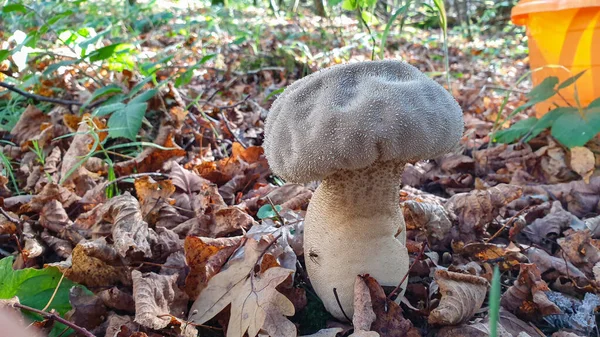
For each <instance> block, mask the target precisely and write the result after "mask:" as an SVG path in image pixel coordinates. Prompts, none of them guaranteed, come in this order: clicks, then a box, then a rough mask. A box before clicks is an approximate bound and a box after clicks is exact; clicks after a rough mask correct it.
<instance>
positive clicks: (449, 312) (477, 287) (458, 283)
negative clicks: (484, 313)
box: [428, 270, 488, 325]
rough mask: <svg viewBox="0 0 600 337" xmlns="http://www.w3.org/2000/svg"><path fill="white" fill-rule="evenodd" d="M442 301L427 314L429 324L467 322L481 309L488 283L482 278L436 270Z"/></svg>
mask: <svg viewBox="0 0 600 337" xmlns="http://www.w3.org/2000/svg"><path fill="white" fill-rule="evenodd" d="M434 277H435V280H436V282H437V284H438V286H439V289H440V293H441V294H442V299H441V300H440V305H439V306H438V307H437V308H435V309H433V310H432V311H431V313H430V314H429V319H428V322H429V324H440V325H456V324H461V323H465V322H467V321H468V320H469V319H470V318H471V317H473V315H474V314H475V312H477V310H479V309H480V308H481V305H482V304H483V300H484V299H485V295H486V293H487V288H488V282H487V281H486V279H484V278H483V277H479V276H474V275H467V274H459V273H454V272H451V271H445V270H436V271H435V275H434Z"/></svg>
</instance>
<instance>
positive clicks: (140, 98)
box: [128, 89, 158, 104]
mask: <svg viewBox="0 0 600 337" xmlns="http://www.w3.org/2000/svg"><path fill="white" fill-rule="evenodd" d="M157 92H158V89H150V90H146V91H144V92H143V93H141V94H139V95H137V96H135V97H134V98H133V99H132V100H131V101H129V103H128V104H134V103H144V102H146V101H147V100H149V99H151V98H152V97H154V96H155V95H156V93H157Z"/></svg>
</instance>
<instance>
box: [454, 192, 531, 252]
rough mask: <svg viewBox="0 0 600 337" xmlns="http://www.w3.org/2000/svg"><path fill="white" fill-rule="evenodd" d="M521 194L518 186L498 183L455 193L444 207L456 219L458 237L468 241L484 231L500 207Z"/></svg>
mask: <svg viewBox="0 0 600 337" xmlns="http://www.w3.org/2000/svg"><path fill="white" fill-rule="evenodd" d="M521 194H522V191H521V187H519V186H514V185H506V184H500V185H497V186H494V187H492V188H490V189H487V190H482V191H480V190H474V191H472V192H469V193H459V194H456V195H454V196H452V197H451V198H450V199H449V200H448V202H446V204H445V205H444V208H445V209H446V210H447V211H448V213H449V214H450V215H451V216H452V217H453V218H454V219H456V220H457V221H458V229H459V231H460V235H461V237H460V238H461V239H462V240H463V241H465V242H470V241H473V240H475V239H477V237H479V236H481V235H483V234H484V233H485V231H486V230H487V225H488V224H489V223H490V222H491V221H492V220H493V219H494V218H495V217H496V216H498V214H499V213H500V208H502V207H504V206H506V205H507V204H508V203H509V202H511V201H513V200H515V199H517V198H519V197H520V196H521Z"/></svg>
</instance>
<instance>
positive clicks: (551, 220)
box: [522, 201, 585, 244]
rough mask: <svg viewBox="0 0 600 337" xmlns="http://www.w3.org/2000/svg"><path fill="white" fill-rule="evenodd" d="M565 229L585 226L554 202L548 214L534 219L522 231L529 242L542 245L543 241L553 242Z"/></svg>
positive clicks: (558, 203)
mask: <svg viewBox="0 0 600 337" xmlns="http://www.w3.org/2000/svg"><path fill="white" fill-rule="evenodd" d="M567 228H574V229H583V228H585V224H584V223H583V221H581V220H579V218H577V217H576V216H574V215H573V214H571V213H570V212H568V211H566V210H565V209H563V207H562V205H561V204H560V201H554V202H553V203H552V208H551V209H550V213H548V214H547V215H546V216H545V217H543V218H539V219H535V220H534V221H533V222H532V223H531V224H530V225H529V226H527V227H525V228H524V229H523V230H522V233H524V234H525V235H526V236H527V238H528V239H529V240H531V242H533V243H536V244H542V243H544V241H545V240H547V239H550V241H554V240H555V239H556V238H557V237H558V235H559V234H560V233H562V231H563V230H565V229H567Z"/></svg>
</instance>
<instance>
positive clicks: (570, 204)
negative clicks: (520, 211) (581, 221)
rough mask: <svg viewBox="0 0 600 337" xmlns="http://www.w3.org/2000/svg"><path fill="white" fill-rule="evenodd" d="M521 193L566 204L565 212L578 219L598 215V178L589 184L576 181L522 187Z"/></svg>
mask: <svg viewBox="0 0 600 337" xmlns="http://www.w3.org/2000/svg"><path fill="white" fill-rule="evenodd" d="M523 193H524V194H525V195H535V196H537V197H538V198H540V197H541V196H544V197H545V198H547V199H548V200H550V199H553V200H558V201H560V202H561V203H563V204H567V210H568V211H569V212H571V213H573V214H574V215H575V216H577V217H579V218H584V217H586V216H589V214H594V213H596V214H597V213H600V176H596V177H592V178H591V179H590V182H589V184H586V182H585V181H583V180H577V181H571V182H568V183H561V184H552V185H529V186H523Z"/></svg>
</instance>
